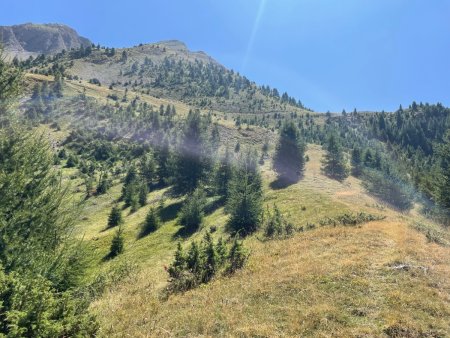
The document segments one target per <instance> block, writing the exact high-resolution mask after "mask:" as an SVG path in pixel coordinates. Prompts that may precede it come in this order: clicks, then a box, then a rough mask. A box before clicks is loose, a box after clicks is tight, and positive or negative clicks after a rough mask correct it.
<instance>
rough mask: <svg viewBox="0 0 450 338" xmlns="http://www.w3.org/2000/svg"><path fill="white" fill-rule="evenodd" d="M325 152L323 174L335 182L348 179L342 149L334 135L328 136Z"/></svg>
mask: <svg viewBox="0 0 450 338" xmlns="http://www.w3.org/2000/svg"><path fill="white" fill-rule="evenodd" d="M325 150H326V154H325V156H324V159H323V161H322V170H323V172H324V173H325V175H327V176H329V177H331V178H333V179H335V180H338V181H343V180H345V179H346V178H347V177H348V174H349V170H348V168H347V164H346V160H345V156H344V152H343V151H342V147H341V145H340V143H339V141H338V139H337V137H336V136H335V135H334V134H331V135H330V136H329V138H328V140H327V143H326V145H325Z"/></svg>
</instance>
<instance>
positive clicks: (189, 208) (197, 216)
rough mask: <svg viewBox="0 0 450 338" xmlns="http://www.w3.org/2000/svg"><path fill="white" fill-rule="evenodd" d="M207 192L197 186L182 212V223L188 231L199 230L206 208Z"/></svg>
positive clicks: (187, 198) (187, 199)
mask: <svg viewBox="0 0 450 338" xmlns="http://www.w3.org/2000/svg"><path fill="white" fill-rule="evenodd" d="M205 198H206V196H205V192H204V191H203V189H201V188H197V189H196V190H195V191H194V192H193V193H192V194H190V195H188V196H187V197H186V200H185V202H184V204H183V207H182V208H181V212H180V224H181V225H183V226H184V227H185V228H186V229H187V230H188V231H195V230H197V229H198V228H199V227H200V225H201V224H202V222H203V217H204V208H205V202H206V201H205Z"/></svg>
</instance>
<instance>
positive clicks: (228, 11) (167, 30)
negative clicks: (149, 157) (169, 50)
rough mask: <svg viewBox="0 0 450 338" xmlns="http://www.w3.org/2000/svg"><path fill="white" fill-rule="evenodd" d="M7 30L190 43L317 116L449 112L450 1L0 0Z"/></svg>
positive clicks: (117, 41) (0, 18)
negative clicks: (41, 27) (37, 26)
mask: <svg viewBox="0 0 450 338" xmlns="http://www.w3.org/2000/svg"><path fill="white" fill-rule="evenodd" d="M0 8H2V10H1V11H0V25H11V24H17V23H24V22H35V23H47V22H58V23H65V24H67V25H69V26H72V27H73V28H75V29H76V30H77V31H78V32H79V33H80V34H81V35H83V36H86V37H88V38H90V39H91V40H92V41H94V42H95V43H100V44H101V45H106V46H115V47H122V46H132V45H136V44H139V43H145V42H156V41H160V40H167V39H178V40H182V41H184V42H185V43H186V44H187V45H188V47H189V48H190V49H192V50H203V51H205V52H207V53H208V54H210V55H211V56H213V57H214V58H215V59H217V60H218V61H219V62H221V63H222V64H224V65H225V66H227V67H228V68H232V69H234V70H237V71H239V72H241V73H242V74H244V75H246V76H247V77H248V78H249V79H251V80H254V81H256V82H257V83H259V84H270V85H271V86H275V87H277V88H278V89H279V90H280V91H281V92H284V91H287V92H288V93H289V94H290V95H292V96H294V97H297V98H300V99H301V100H302V102H303V103H304V104H305V105H306V106H308V107H311V108H313V109H315V110H318V111H326V110H331V111H341V110H342V109H343V108H345V109H346V110H352V109H353V108H355V107H356V108H357V109H358V110H382V109H384V110H393V109H396V108H397V107H398V106H399V104H403V105H408V104H410V103H411V101H413V100H416V101H417V102H420V101H423V102H430V103H435V102H442V103H443V104H445V105H450V0H429V1H426V0H224V1H220V0H176V1H175V0H172V1H171V0H162V1H161V0H158V1H153V0H127V1H105V0H99V1H96V0H89V1H87V0H77V1H63V0H39V1H38V0H34V1H32V0H20V1H12V0H0Z"/></svg>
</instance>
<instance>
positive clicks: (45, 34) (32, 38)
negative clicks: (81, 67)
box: [0, 23, 91, 59]
mask: <svg viewBox="0 0 450 338" xmlns="http://www.w3.org/2000/svg"><path fill="white" fill-rule="evenodd" d="M0 41H2V43H3V45H4V48H5V52H6V54H7V55H8V56H10V57H14V56H17V57H18V58H19V59H26V58H28V57H29V56H33V57H35V56H37V55H39V54H46V55H48V54H55V53H59V52H61V51H62V50H70V49H72V48H80V47H81V46H84V47H86V46H89V45H91V41H90V40H89V39H87V38H84V37H81V36H79V35H78V33H77V32H76V31H75V30H74V29H72V28H70V27H68V26H66V25H61V24H33V23H26V24H21V25H14V26H0Z"/></svg>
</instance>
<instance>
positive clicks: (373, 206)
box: [31, 75, 450, 337]
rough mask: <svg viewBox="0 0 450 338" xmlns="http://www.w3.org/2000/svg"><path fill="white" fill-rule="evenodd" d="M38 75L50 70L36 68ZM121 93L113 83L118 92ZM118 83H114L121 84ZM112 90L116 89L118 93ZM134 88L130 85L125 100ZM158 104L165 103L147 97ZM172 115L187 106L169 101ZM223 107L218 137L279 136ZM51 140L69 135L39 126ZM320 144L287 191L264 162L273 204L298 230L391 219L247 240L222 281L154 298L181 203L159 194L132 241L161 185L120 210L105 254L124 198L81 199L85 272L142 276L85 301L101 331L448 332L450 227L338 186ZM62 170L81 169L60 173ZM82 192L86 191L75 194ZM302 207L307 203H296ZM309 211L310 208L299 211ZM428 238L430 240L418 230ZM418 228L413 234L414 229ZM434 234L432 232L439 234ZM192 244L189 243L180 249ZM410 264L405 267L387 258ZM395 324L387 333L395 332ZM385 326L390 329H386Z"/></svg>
mask: <svg viewBox="0 0 450 338" xmlns="http://www.w3.org/2000/svg"><path fill="white" fill-rule="evenodd" d="M31 77H32V78H34V79H35V80H44V79H45V80H47V79H50V78H47V77H42V76H36V75H31ZM66 84H67V88H66V94H68V95H75V94H76V93H79V92H81V91H82V88H83V87H86V94H87V95H90V96H93V97H95V98H97V99H98V100H106V96H107V95H108V93H110V92H111V91H110V90H109V89H107V88H105V87H98V86H94V85H90V84H87V83H85V82H84V81H83V82H82V83H81V86H80V85H79V84H78V83H77V82H70V81H67V82H66ZM115 91H117V90H115ZM119 91H120V90H119ZM118 94H119V97H120V96H121V95H123V94H122V93H121V92H118ZM131 95H132V94H131V93H129V97H130V98H131V97H132V96H131ZM141 97H143V100H145V101H147V102H148V103H150V104H153V105H154V106H155V107H158V106H159V104H160V103H165V104H166V103H167V101H165V100H160V99H156V98H153V97H150V96H149V97H148V98H147V97H146V96H145V95H141ZM174 104H175V105H176V108H177V111H178V112H180V113H185V112H186V111H187V109H188V108H187V106H185V105H184V104H180V103H177V102H174ZM223 116H224V115H220V114H218V119H217V120H218V122H219V125H220V126H221V134H222V135H223V136H225V139H226V142H228V143H229V145H230V146H234V144H235V142H237V141H238V140H239V141H240V142H241V143H242V144H252V145H255V146H257V147H260V146H261V144H262V142H264V140H265V139H266V138H268V139H270V141H271V142H273V141H274V137H275V136H274V134H273V133H272V132H267V131H265V132H264V133H263V132H262V131H263V130H262V129H261V130H260V128H256V127H254V128H252V129H251V130H244V129H243V130H239V131H238V130H236V128H235V127H234V124H233V122H232V120H230V119H228V120H224V119H223ZM41 130H42V131H43V132H44V133H46V134H47V135H48V136H49V138H51V139H52V140H61V139H63V138H64V135H65V133H64V131H61V132H56V131H54V130H51V129H50V128H48V127H47V128H46V127H45V126H42V127H41ZM322 154H323V153H322V150H321V149H320V147H318V146H312V145H310V146H309V150H308V155H309V157H310V161H309V162H308V163H307V169H306V172H305V177H304V179H303V180H302V181H301V182H299V183H297V184H295V185H292V186H290V187H288V188H285V189H280V190H274V189H272V188H271V186H270V183H271V182H273V181H274V180H275V176H274V174H273V172H272V171H271V170H270V162H269V161H267V162H266V164H265V165H264V167H263V176H264V182H265V185H266V203H267V204H269V205H271V204H273V203H277V204H278V206H279V207H280V209H281V210H282V211H283V212H284V213H285V214H286V215H287V217H288V218H289V219H290V220H291V221H292V222H293V223H294V224H295V225H297V226H304V225H306V224H307V223H315V224H318V221H320V220H321V219H323V218H324V217H333V216H336V215H340V214H342V213H344V212H348V211H352V212H359V211H365V212H369V213H372V214H382V215H386V216H387V218H386V219H385V220H383V221H375V222H371V223H367V224H365V225H363V226H362V227H359V228H354V227H351V228H344V227H337V228H332V227H317V228H316V229H313V230H310V231H306V232H305V233H298V234H296V235H295V236H294V237H293V238H292V239H288V240H281V241H271V242H264V243H262V242H260V241H259V240H257V238H256V237H257V236H258V235H257V236H255V237H252V238H249V239H248V240H246V246H247V247H249V248H250V249H251V252H252V255H251V256H250V261H249V263H248V266H247V267H246V268H245V269H244V270H243V271H241V272H239V273H238V274H237V275H236V276H233V277H231V278H219V279H217V280H215V281H214V282H212V283H211V284H210V285H207V286H204V287H201V288H199V289H197V290H192V291H190V292H187V293H186V294H183V295H176V296H172V297H170V299H169V300H168V301H161V300H160V299H159V295H160V290H161V289H162V288H163V287H164V285H165V282H166V278H167V274H166V272H165V271H164V266H165V265H168V264H169V263H170V261H171V260H172V254H173V251H174V249H175V246H176V243H177V240H178V237H177V232H178V230H179V229H180V227H179V226H178V225H177V223H176V218H175V213H176V211H177V210H178V208H179V207H180V200H173V199H167V200H165V203H164V205H165V209H164V214H165V215H166V216H165V219H164V221H165V222H164V224H163V226H162V228H161V229H159V230H158V231H156V232H155V233H153V234H151V235H149V236H147V237H145V238H142V239H137V237H138V233H139V229H140V225H141V223H142V222H143V220H144V217H145V214H146V212H147V210H148V208H149V207H150V206H151V205H154V206H157V205H158V203H159V200H160V198H161V196H162V194H163V192H164V191H155V192H152V193H150V194H149V197H148V200H149V205H148V206H146V207H144V208H141V209H140V210H139V211H138V212H136V213H134V214H129V210H124V216H125V224H124V229H125V236H126V243H125V245H126V251H125V253H124V254H123V255H121V256H119V257H118V258H116V259H114V260H112V261H104V260H103V258H104V257H105V256H106V255H107V253H108V250H109V245H110V241H111V238H112V236H113V234H114V231H115V230H114V229H109V230H106V231H105V230H104V228H105V226H106V221H107V217H108V213H109V211H110V209H111V207H112V205H113V203H114V201H115V200H116V199H117V198H118V196H119V195H120V190H121V186H120V184H119V182H116V184H115V186H114V187H113V188H112V189H111V190H110V191H109V192H108V194H106V195H103V196H100V197H95V198H91V199H89V200H87V201H86V205H85V209H84V212H83V214H82V215H80V222H79V225H78V227H77V235H78V236H79V237H80V238H84V240H85V241H86V243H88V245H89V246H90V247H91V248H92V249H93V250H92V254H91V256H90V257H88V261H89V263H90V270H89V274H88V275H87V277H86V278H88V279H91V278H93V277H94V276H95V275H97V274H98V273H99V272H102V271H109V270H110V269H114V267H116V266H118V265H123V264H125V265H128V266H131V265H137V266H138V269H137V270H136V271H137V272H136V273H134V274H133V275H132V276H131V277H130V278H128V279H126V280H124V281H123V282H120V283H118V284H117V285H115V286H114V288H112V289H110V290H108V291H107V292H106V293H105V294H104V295H103V296H102V297H101V298H100V299H99V300H98V301H96V302H95V303H94V304H93V306H92V311H94V312H95V313H97V314H98V315H99V319H100V321H101V324H102V329H101V334H102V335H103V336H127V335H128V336H136V337H140V336H142V337H146V336H173V335H178V336H185V335H193V336H198V335H206V336H211V335H232V336H236V335H243V336H279V335H287V336H290V335H291V336H292V335H301V336H308V335H309V336H330V335H335V336H342V337H348V336H364V335H366V336H380V335H383V334H384V331H383V330H385V329H386V328H388V327H393V328H394V329H396V330H397V332H398V333H399V334H402V335H403V336H407V335H408V334H409V336H411V337H414V336H420V334H421V333H422V334H429V335H432V334H437V333H441V336H446V335H448V334H449V333H450V319H449V318H450V316H449V315H450V304H449V300H450V297H449V293H450V279H449V278H448V276H449V275H450V263H449V260H448V257H449V254H450V249H449V248H448V247H446V246H445V245H438V244H436V243H434V242H440V243H441V244H449V243H450V233H449V232H448V231H443V230H442V229H440V228H439V227H437V226H436V225H433V224H431V223H430V222H428V221H427V220H425V219H423V218H422V217H421V216H420V215H419V214H418V213H417V212H416V211H413V212H411V213H410V214H400V213H398V212H396V211H394V210H391V209H389V208H387V207H385V206H382V205H380V203H379V202H377V201H376V200H374V199H372V198H371V197H369V196H367V195H366V194H365V193H364V191H363V190H362V189H361V187H360V182H359V181H358V180H357V179H355V178H352V177H350V178H349V179H347V180H346V181H345V182H344V183H343V184H341V183H339V182H336V181H333V180H330V179H328V178H326V177H324V176H323V175H322V174H321V172H320V159H321V156H322ZM64 172H65V177H66V178H67V180H69V177H70V176H71V175H73V174H75V173H76V170H75V169H64ZM71 183H72V187H73V189H74V191H83V186H82V181H81V180H80V179H79V178H78V179H74V180H71ZM77 196H80V197H81V196H82V193H81V192H80V193H78V194H77ZM302 207H304V208H302ZM302 209H305V210H302ZM226 219H227V216H226V215H225V214H224V213H223V210H222V209H218V210H215V211H214V212H213V213H212V214H210V215H208V216H207V217H206V222H205V226H204V229H203V230H202V231H201V232H200V233H197V234H194V235H193V236H192V237H191V239H198V238H201V236H202V234H203V232H204V231H207V229H208V228H209V227H210V226H212V225H217V226H218V228H219V230H218V231H217V232H216V233H215V236H216V237H217V236H219V235H221V234H223V227H222V225H223V224H224V223H225V222H226ZM430 229H431V234H432V236H431V237H430V236H428V238H430V239H432V240H433V241H434V242H429V241H428V240H427V237H426V236H425V235H424V234H422V233H421V232H423V233H425V234H430ZM417 230H419V231H420V232H419V231H417ZM436 237H438V240H436ZM188 242H189V240H187V241H186V242H185V245H187V244H188ZM401 264H407V265H408V266H410V268H408V269H406V270H405V269H394V268H392V266H400V265H401ZM392 331H393V330H392ZM388 332H390V331H388Z"/></svg>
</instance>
